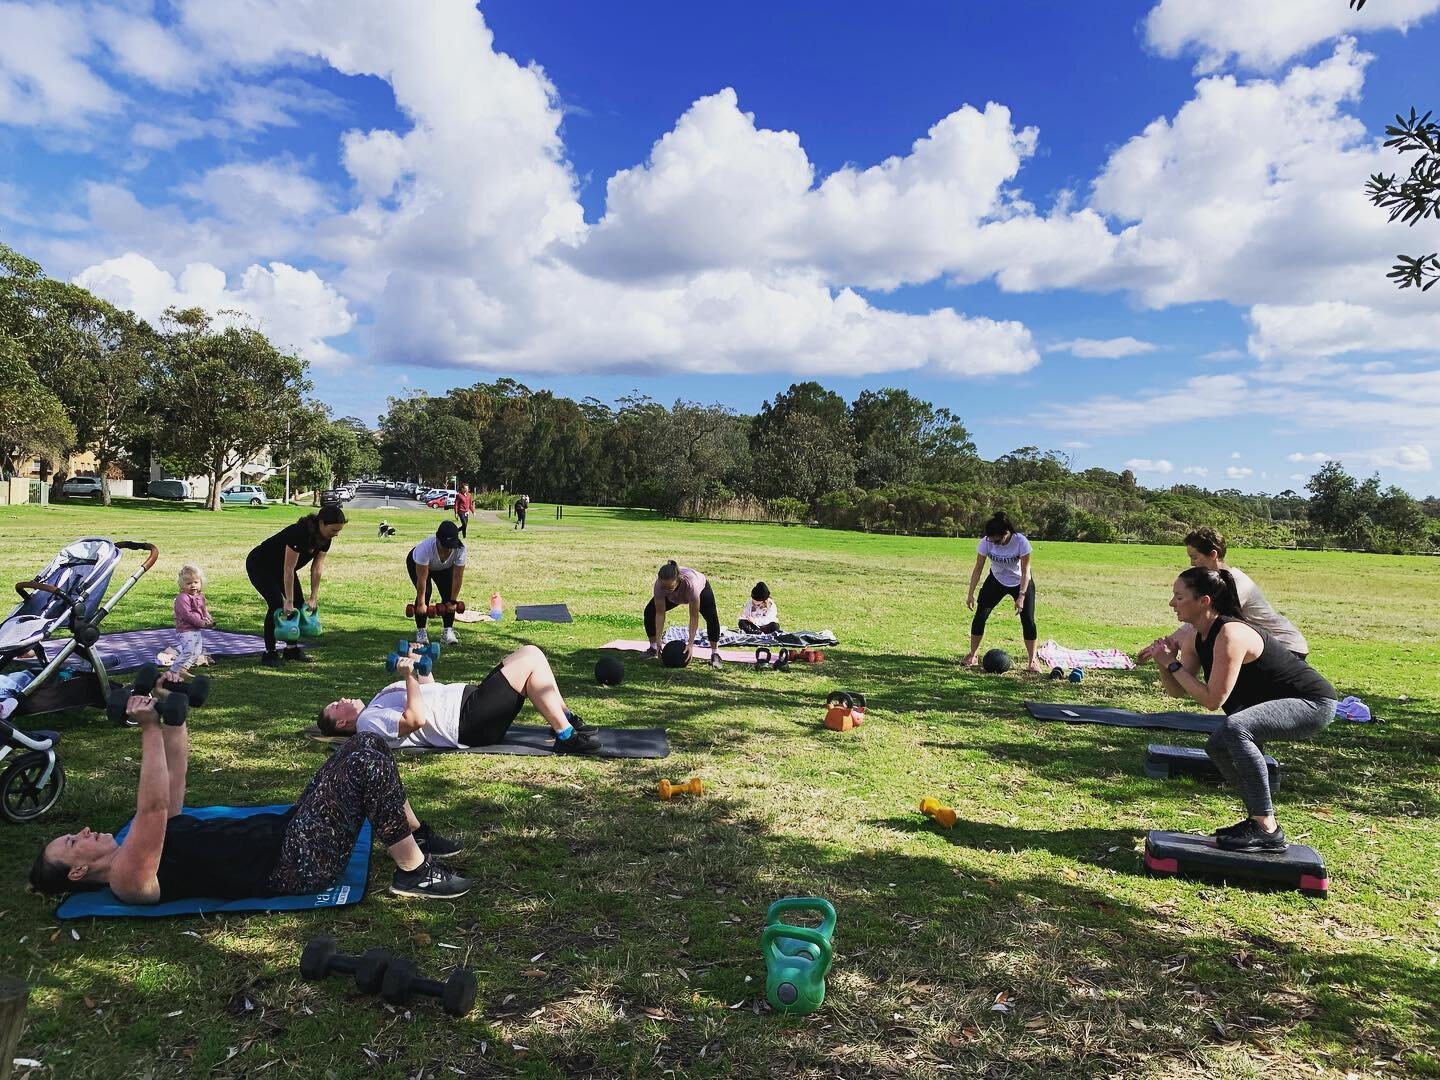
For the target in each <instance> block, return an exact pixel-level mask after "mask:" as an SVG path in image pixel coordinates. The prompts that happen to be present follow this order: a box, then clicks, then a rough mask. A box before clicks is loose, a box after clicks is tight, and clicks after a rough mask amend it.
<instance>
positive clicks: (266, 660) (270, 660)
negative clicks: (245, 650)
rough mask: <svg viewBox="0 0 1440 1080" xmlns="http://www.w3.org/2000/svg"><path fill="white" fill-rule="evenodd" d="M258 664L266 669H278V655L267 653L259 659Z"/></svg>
mask: <svg viewBox="0 0 1440 1080" xmlns="http://www.w3.org/2000/svg"><path fill="white" fill-rule="evenodd" d="M260 663H262V664H264V665H265V666H266V667H279V666H280V654H279V653H278V652H267V653H266V654H265V655H264V656H262V657H260Z"/></svg>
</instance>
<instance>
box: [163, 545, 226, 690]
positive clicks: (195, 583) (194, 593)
mask: <svg viewBox="0 0 1440 1080" xmlns="http://www.w3.org/2000/svg"><path fill="white" fill-rule="evenodd" d="M177 584H178V585H179V586H180V591H179V593H177V594H176V596H175V630H176V633H177V635H178V640H177V641H176V643H175V662H174V663H172V664H171V665H170V670H171V671H173V672H175V673H176V674H177V675H179V676H181V677H182V678H184V677H188V676H189V674H190V669H191V668H192V667H194V666H195V665H196V664H199V663H200V662H201V658H202V657H204V655H205V631H206V630H209V629H210V628H212V627H213V626H214V625H215V620H214V619H212V618H211V617H210V609H209V608H208V607H207V606H206V604H205V575H204V573H202V572H201V570H200V568H199V567H198V566H192V565H191V564H189V563H186V564H185V565H184V566H182V567H181V568H180V574H179V578H178V581H177Z"/></svg>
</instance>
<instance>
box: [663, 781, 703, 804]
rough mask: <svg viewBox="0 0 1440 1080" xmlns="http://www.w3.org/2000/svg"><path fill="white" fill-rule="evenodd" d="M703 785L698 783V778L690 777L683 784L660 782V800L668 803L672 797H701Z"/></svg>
mask: <svg viewBox="0 0 1440 1080" xmlns="http://www.w3.org/2000/svg"><path fill="white" fill-rule="evenodd" d="M704 793H705V785H704V784H702V783H700V778H699V777H698V776H692V777H691V778H690V779H689V780H686V781H685V782H684V783H683V784H672V783H671V782H670V781H669V780H661V781H660V798H661V799H663V800H664V801H665V802H669V801H670V797H671V796H672V795H703V794H704Z"/></svg>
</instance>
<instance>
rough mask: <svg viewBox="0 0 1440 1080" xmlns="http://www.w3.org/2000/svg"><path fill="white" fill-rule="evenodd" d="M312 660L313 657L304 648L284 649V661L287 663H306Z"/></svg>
mask: <svg viewBox="0 0 1440 1080" xmlns="http://www.w3.org/2000/svg"><path fill="white" fill-rule="evenodd" d="M312 660H314V657H312V656H311V655H310V654H309V653H307V652H306V651H305V650H304V649H300V648H289V649H286V650H285V662H286V663H287V664H308V663H310V662H311V661H312Z"/></svg>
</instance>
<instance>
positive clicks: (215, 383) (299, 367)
mask: <svg viewBox="0 0 1440 1080" xmlns="http://www.w3.org/2000/svg"><path fill="white" fill-rule="evenodd" d="M218 314H221V315H225V316H227V322H226V324H225V325H223V326H222V325H220V324H218V323H217V322H216V320H215V319H214V318H213V317H212V316H211V315H209V314H207V313H206V312H204V311H201V310H199V309H187V310H177V309H171V310H169V311H167V312H166V313H165V316H164V318H163V319H162V320H161V325H159V326H151V325H150V324H149V323H147V322H146V321H145V320H143V319H140V318H137V317H136V316H135V315H134V313H132V312H129V311H123V310H121V309H119V308H117V307H116V306H115V305H113V304H110V303H107V302H106V301H104V300H102V299H100V298H99V297H97V296H95V295H94V294H92V293H91V292H89V291H88V290H86V289H83V288H81V287H80V286H78V285H74V284H71V283H69V282H63V281H56V280H54V279H52V278H49V277H46V276H45V274H44V273H43V272H42V270H41V268H40V265H39V264H38V263H36V262H34V261H33V260H31V259H27V258H26V257H25V256H23V255H21V254H20V253H19V252H17V251H15V250H14V249H12V248H10V247H7V246H5V245H4V244H0V470H3V471H4V472H5V474H6V475H9V474H10V473H11V472H13V471H14V470H15V469H16V468H17V467H18V466H19V464H20V462H22V461H25V460H29V459H32V458H40V459H41V461H42V463H43V464H44V465H45V466H46V470H45V471H46V472H47V473H49V474H51V475H53V477H54V479H55V482H56V483H57V484H58V483H60V482H61V481H63V480H64V479H65V472H66V465H65V463H66V461H67V460H68V458H69V457H70V455H71V454H73V453H76V452H82V451H88V452H90V453H92V454H93V455H94V457H95V463H96V474H97V475H98V476H99V477H100V478H101V482H102V484H101V487H102V498H103V500H104V502H105V504H106V505H109V502H110V489H109V481H110V480H116V479H120V478H122V477H125V476H130V477H132V478H134V479H137V480H140V481H142V482H143V480H144V479H146V478H148V476H149V472H150V462H151V460H152V458H153V459H154V460H157V461H159V462H160V463H161V465H162V466H163V467H164V468H165V469H166V470H167V471H169V472H171V473H173V474H176V475H179V476H205V477H207V478H208V479H209V481H210V495H209V506H210V508H211V509H218V507H219V497H220V489H221V487H222V485H223V484H224V483H226V482H227V481H229V480H231V479H235V478H238V477H239V474H240V470H241V468H242V467H243V466H244V465H245V464H246V463H248V462H250V461H251V460H252V459H253V458H255V457H256V456H257V455H259V454H263V453H267V452H268V453H269V454H270V455H271V458H272V460H273V461H275V462H276V463H278V464H282V465H283V464H286V463H288V464H290V465H291V468H292V471H293V472H294V473H295V479H296V483H297V484H299V485H300V486H302V487H306V486H312V487H327V486H329V485H330V484H331V483H332V482H333V479H334V478H335V477H336V476H337V475H338V476H339V477H340V478H341V479H348V478H349V477H350V476H354V475H360V474H361V473H364V472H367V471H373V470H374V469H375V468H378V466H379V454H378V451H377V450H376V447H375V442H374V439H373V438H372V436H371V434H370V432H369V431H368V430H367V428H366V425H365V424H364V423H362V422H361V421H359V420H356V419H354V418H353V417H346V418H343V419H340V420H335V419H333V418H332V417H331V416H330V412H329V409H328V408H327V407H326V406H325V405H324V404H323V403H322V402H320V401H318V400H316V399H315V398H314V397H313V396H312V394H311V390H312V386H311V383H310V379H309V365H308V364H307V363H306V361H305V360H303V359H302V358H300V357H298V356H294V355H292V354H290V353H288V352H285V351H283V350H281V349H279V348H277V347H276V346H275V345H274V344H272V343H271V342H270V340H269V339H268V338H266V337H265V335H264V334H263V333H261V332H260V331H259V330H258V329H256V328H254V327H252V326H246V325H244V324H243V322H241V321H237V319H236V318H235V316H236V315H237V313H233V312H220V313H218Z"/></svg>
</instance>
